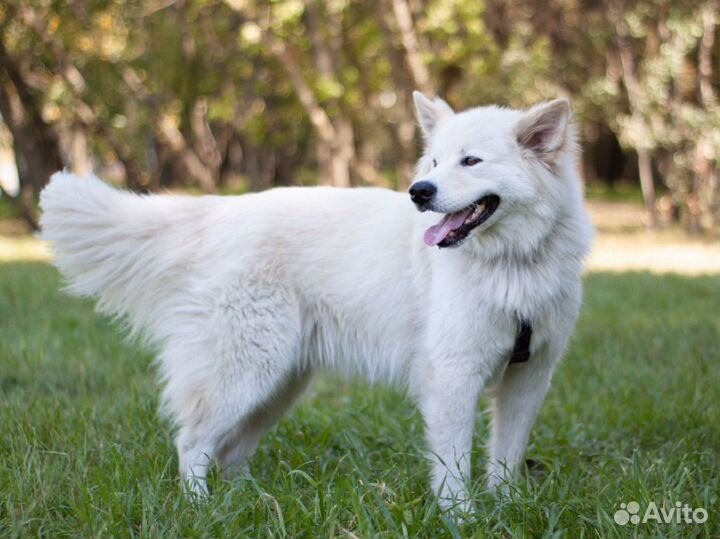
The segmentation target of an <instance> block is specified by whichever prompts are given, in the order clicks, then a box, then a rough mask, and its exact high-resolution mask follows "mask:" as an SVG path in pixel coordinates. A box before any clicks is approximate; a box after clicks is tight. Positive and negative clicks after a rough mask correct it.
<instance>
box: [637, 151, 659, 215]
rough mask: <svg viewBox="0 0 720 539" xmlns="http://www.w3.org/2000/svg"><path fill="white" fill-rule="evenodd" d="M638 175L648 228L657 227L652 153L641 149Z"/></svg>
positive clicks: (638, 153) (638, 152)
mask: <svg viewBox="0 0 720 539" xmlns="http://www.w3.org/2000/svg"><path fill="white" fill-rule="evenodd" d="M637 155H638V175H639V176H640V188H641V189H642V194H643V200H644V201H645V215H646V219H647V222H646V223H645V224H646V225H647V226H648V228H654V227H655V226H657V211H656V208H655V179H654V178H653V171H652V160H651V158H650V152H648V151H647V150H645V149H639V150H638V151H637Z"/></svg>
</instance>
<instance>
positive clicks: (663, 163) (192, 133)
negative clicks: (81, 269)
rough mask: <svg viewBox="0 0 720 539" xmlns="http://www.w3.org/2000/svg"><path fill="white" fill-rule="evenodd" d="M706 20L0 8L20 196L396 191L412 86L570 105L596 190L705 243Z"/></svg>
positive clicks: (3, 80)
mask: <svg viewBox="0 0 720 539" xmlns="http://www.w3.org/2000/svg"><path fill="white" fill-rule="evenodd" d="M717 13H718V0H706V1H697V0H693V1H691V0H681V1H670V0H640V1H632V2H631V1H625V0H612V1H610V2H597V1H594V0H552V1H550V2H538V1H536V0H511V1H509V2H505V1H500V0H485V1H478V0H431V1H426V2H424V1H420V0H369V1H362V0H327V1H324V2H321V1H316V0H274V1H272V2H256V1H253V0H224V1H221V0H176V1H173V0H151V1H145V0H130V1H111V2H107V1H103V2H99V1H80V0H70V1H64V2H59V1H53V0H30V1H27V0H7V1H5V2H3V3H2V5H0V113H1V114H2V119H3V121H4V123H5V124H6V127H7V131H9V132H10V133H11V134H12V137H11V138H12V141H13V142H12V144H13V148H14V151H15V155H16V160H17V163H18V168H19V173H20V182H21V185H22V187H23V189H24V190H25V191H24V192H25V196H22V195H18V196H17V197H16V202H17V203H18V205H20V206H22V205H23V204H24V205H25V208H26V210H27V211H26V213H27V214H28V215H30V216H31V214H32V211H31V206H30V204H31V200H32V198H33V197H34V196H35V195H36V192H37V190H38V189H39V188H41V187H42V185H43V183H44V182H45V181H46V180H47V175H48V174H49V173H50V172H51V171H52V169H54V168H57V164H58V163H59V162H61V163H62V164H65V165H66V166H69V167H70V168H73V169H75V170H77V171H79V172H84V171H87V170H90V169H97V170H101V172H102V173H103V175H104V176H105V177H107V178H110V179H114V180H116V181H120V182H125V183H127V185H128V186H129V187H131V188H133V189H140V190H143V189H151V190H156V189H158V188H161V187H165V186H173V185H185V186H190V187H194V188H199V189H200V190H202V191H205V192H213V191H217V190H220V189H222V190H227V189H229V190H232V191H238V190H240V191H241V190H245V189H253V190H257V189H264V188H268V187H271V186H274V185H285V184H290V183H304V184H314V183H321V184H333V185H356V184H375V185H386V186H390V187H395V188H402V187H404V186H406V185H407V184H408V183H409V181H410V180H411V178H412V166H413V163H414V160H415V159H416V157H417V153H418V149H419V136H418V132H417V131H418V130H417V127H416V123H415V120H414V117H413V110H412V102H411V97H410V96H411V92H412V90H414V89H420V90H422V91H424V92H426V93H429V94H439V95H441V96H443V97H444V98H446V99H447V100H448V101H449V102H450V103H451V104H452V105H453V106H455V107H457V108H463V107H468V106H474V105H479V104H487V103H498V104H501V105H506V106H512V107H524V106H527V105H529V104H532V103H534V102H536V101H539V100H543V99H548V98H553V97H556V96H558V95H566V96H568V97H570V98H571V99H572V101H573V103H574V108H575V111H576V116H577V119H578V121H579V124H580V134H581V137H582V139H583V142H584V146H585V148H586V152H585V154H584V159H583V163H582V166H583V170H584V172H585V175H586V177H587V179H588V181H589V182H603V183H605V184H607V185H610V186H612V185H613V184H614V183H615V182H618V181H623V180H625V181H631V182H633V183H637V181H638V180H637V179H638V178H639V179H640V184H641V185H642V192H643V196H644V199H645V202H646V206H647V210H648V220H649V221H648V222H650V223H659V222H662V221H671V220H678V219H679V220H681V221H683V222H684V223H685V224H686V226H687V227H688V229H690V230H691V231H694V232H698V231H701V230H703V229H708V228H712V227H713V226H715V223H716V220H717V217H718V213H719V209H718V208H719V207H720V204H719V199H720V195H719V189H718V171H717V155H718V152H719V151H720V108H719V107H718V102H717V96H716V94H717V89H718V85H719V84H720V79H719V78H718V75H717V73H718V70H717V69H715V68H716V67H717V64H718V59H719V49H720V45H718V44H717V41H718V40H716V39H715V34H716V33H717V23H718V15H717ZM43 163H46V164H45V166H44V167H43V166H42V165H43ZM655 187H658V188H660V191H661V192H660V193H659V194H661V195H662V196H656V194H655Z"/></svg>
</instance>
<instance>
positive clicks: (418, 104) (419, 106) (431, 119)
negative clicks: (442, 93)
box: [413, 90, 455, 138]
mask: <svg viewBox="0 0 720 539" xmlns="http://www.w3.org/2000/svg"><path fill="white" fill-rule="evenodd" d="M413 101H415V110H416V111H417V117H418V121H419V122H420V127H421V128H422V130H423V134H424V135H425V138H430V134H431V133H432V132H433V129H435V126H436V125H437V123H438V122H439V121H440V119H441V118H444V117H445V116H451V115H452V114H455V113H454V111H453V109H452V108H451V107H450V105H448V104H447V103H446V102H445V101H443V100H442V99H440V98H439V97H436V98H435V99H430V98H429V97H426V96H425V95H424V94H422V93H420V92H418V91H417V90H416V91H414V92H413Z"/></svg>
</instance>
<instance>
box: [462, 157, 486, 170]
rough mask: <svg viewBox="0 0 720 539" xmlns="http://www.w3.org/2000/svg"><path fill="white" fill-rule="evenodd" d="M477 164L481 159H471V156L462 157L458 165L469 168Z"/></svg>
mask: <svg viewBox="0 0 720 539" xmlns="http://www.w3.org/2000/svg"><path fill="white" fill-rule="evenodd" d="M478 163H482V159H480V158H479V157H473V156H472V155H468V156H467V157H463V158H462V160H461V161H460V164H461V165H462V166H464V167H471V166H473V165H477V164H478Z"/></svg>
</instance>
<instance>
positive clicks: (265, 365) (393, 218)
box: [41, 96, 592, 506]
mask: <svg viewBox="0 0 720 539" xmlns="http://www.w3.org/2000/svg"><path fill="white" fill-rule="evenodd" d="M416 103H417V107H418V109H419V118H420V119H421V122H422V124H423V128H424V130H425V134H426V137H427V142H428V145H427V150H426V153H425V155H424V156H423V158H422V159H421V160H420V163H419V166H418V179H430V180H432V181H433V182H435V183H436V184H437V186H438V195H437V200H436V202H435V206H434V207H433V209H434V210H436V211H438V212H450V211H457V210H459V209H461V208H463V207H465V206H467V205H468V204H470V203H472V202H473V201H474V200H476V199H478V198H479V197H480V196H483V195H484V194H486V193H491V192H492V193H495V194H497V195H499V196H500V197H501V203H500V206H499V208H498V210H497V212H496V214H495V215H493V216H492V217H491V218H490V220H489V221H488V222H486V223H485V224H483V225H481V226H480V227H478V228H477V229H476V230H475V231H473V233H472V234H471V235H470V237H469V238H468V239H467V240H466V241H465V242H464V243H463V244H461V245H460V246H459V247H458V248H455V249H438V248H430V247H427V246H425V244H424V243H423V231H424V230H425V229H426V228H427V227H428V226H430V225H431V224H434V223H436V222H437V221H438V220H439V219H440V217H441V215H440V214H439V213H433V212H426V213H419V212H417V210H416V209H415V208H414V207H413V204H412V203H411V201H410V197H409V196H408V195H406V194H403V193H396V192H392V191H388V190H382V189H333V188H322V187H317V188H283V189H274V190H270V191H267V192H264V193H258V194H249V195H244V196H240V197H213V196H207V197H197V198H193V197H182V196H169V195H161V196H138V195H134V194H130V193H127V192H121V191H118V190H116V189H114V188H112V187H109V186H108V185H106V184H104V183H102V182H101V181H99V180H98V179H96V178H94V177H87V178H77V177H75V176H73V175H71V174H68V173H65V172H60V173H57V174H55V175H54V176H53V178H52V180H51V182H50V184H49V185H48V187H47V188H46V189H45V190H44V191H43V192H42V195H41V206H42V211H43V215H42V228H43V233H42V235H43V238H45V239H46V240H48V241H49V242H51V244H52V246H53V250H54V254H55V260H56V264H57V266H58V267H59V268H60V270H61V271H62V273H63V274H64V275H65V276H66V277H67V278H68V279H69V289H70V291H72V292H73V293H76V294H79V295H83V296H92V297H96V298H98V300H99V301H98V308H99V310H101V311H102V312H105V313H111V314H113V315H118V316H122V317H124V318H125V319H126V320H127V321H128V323H129V325H130V328H131V330H132V331H133V332H135V333H137V332H142V333H143V334H144V335H145V336H146V337H147V338H148V339H149V340H150V341H151V342H152V343H153V344H155V345H156V346H157V347H158V348H159V351H160V352H159V357H158V361H159V366H160V370H161V373H162V378H163V382H164V409H165V410H166V411H167V412H169V414H170V415H171V417H172V418H173V419H174V421H175V422H176V424H177V426H178V434H177V447H178V452H179V459H180V471H181V474H182V476H183V477H184V478H185V479H186V480H188V482H189V484H190V485H191V487H192V488H193V490H195V491H196V492H199V493H204V492H206V485H205V474H206V472H207V468H208V466H209V465H210V463H211V462H212V461H214V460H216V461H218V462H219V465H220V466H221V467H222V469H223V470H225V471H226V472H228V473H232V472H235V471H237V470H240V469H242V468H243V467H244V466H245V464H246V462H247V460H248V458H249V457H250V456H251V455H252V453H253V451H254V450H255V448H256V446H257V444H258V441H259V439H260V437H261V436H262V434H263V433H264V432H265V431H266V430H267V429H268V428H270V427H271V426H272V425H273V424H274V423H275V422H276V421H277V420H278V419H279V418H280V417H281V416H282V414H283V413H284V412H285V411H286V410H287V408H288V407H289V406H290V404H291V403H292V401H293V400H294V399H295V398H296V396H297V395H298V394H299V393H300V392H301V391H302V389H303V388H304V387H305V385H306V383H307V381H308V379H309V377H310V375H311V373H312V372H313V371H316V370H318V369H330V370H334V371H340V372H343V373H347V374H360V375H363V376H365V377H366V378H368V379H369V380H370V381H377V382H386V383H393V384H398V385H400V386H403V387H405V388H407V390H408V392H409V394H410V395H411V396H412V397H413V399H414V400H415V401H416V402H417V403H418V406H419V407H420V410H421V411H422V413H423V416H424V418H425V422H426V425H427V438H428V444H429V449H430V452H431V455H432V461H433V470H432V486H433V488H434V489H435V491H436V492H438V493H439V495H440V497H441V503H442V504H443V506H448V505H450V504H451V503H452V502H453V500H459V501H460V502H463V501H464V500H465V499H466V498H465V496H466V494H465V493H466V490H465V481H467V479H468V478H469V475H470V473H469V472H470V449H471V442H472V433H473V425H474V418H475V413H476V402H477V399H478V396H479V394H480V393H481V392H482V391H483V390H491V391H492V393H491V394H492V395H493V396H494V398H493V428H492V438H491V441H490V444H489V452H490V455H489V457H490V465H489V470H488V481H489V484H490V486H496V485H498V484H500V483H501V482H502V481H503V480H504V479H505V477H504V471H505V470H508V471H509V472H510V473H512V472H514V471H515V470H516V469H517V467H518V464H519V463H520V461H521V459H522V456H523V453H524V450H525V446H526V444H527V439H528V435H529V432H530V428H531V426H532V424H533V421H534V419H535V416H536V414H537V412H538V409H539V408H540V405H541V403H542V400H543V398H544V395H545V392H546V390H547V388H548V386H549V383H550V378H551V375H552V371H553V369H554V366H555V365H556V363H557V362H558V360H559V359H560V356H561V354H562V352H563V349H564V348H565V345H566V343H567V340H568V338H569V336H570V334H571V331H572V328H573V325H574V323H575V319H576V317H577V314H578V310H579V306H580V301H581V286H580V274H581V265H582V259H583V257H584V255H585V254H586V253H587V251H588V246H589V242H590V239H591V236H592V231H591V226H590V224H589V221H588V218H587V215H586V213H585V211H584V209H583V204H582V189H581V183H580V180H579V179H578V176H577V173H576V162H575V161H576V148H575V144H574V141H573V135H572V132H571V129H572V128H571V127H569V125H570V124H569V123H568V115H569V108H568V106H567V102H564V101H562V102H558V101H556V102H552V103H550V104H546V105H541V106H539V108H538V107H536V108H534V109H532V110H531V111H529V112H528V113H523V112H520V111H514V110H506V109H500V108H496V107H487V108H477V109H472V110H469V111H466V112H462V113H459V114H455V113H453V112H452V110H451V109H450V107H449V106H447V104H446V103H444V102H442V101H441V100H434V101H432V100H429V99H427V98H425V97H424V96H416ZM543 107H546V108H545V109H544V108H543ZM558 111H559V112H558ZM553 115H554V116H553ZM532 129H536V130H538V132H537V133H531V132H530V131H529V130H532ZM518 141H520V142H518ZM528 141H530V142H528ZM521 143H522V144H521ZM466 154H473V155H476V156H477V157H481V158H482V159H483V160H484V161H483V162H482V163H480V164H478V165H475V166H473V167H461V166H460V165H458V161H459V159H460V158H461V156H462V155H466ZM433 159H434V160H435V161H436V162H437V167H435V168H432V161H433ZM519 316H522V317H525V318H527V319H529V320H530V321H531V322H532V325H533V330H534V333H533V338H532V347H531V352H532V356H531V359H530V360H529V361H528V362H527V363H522V364H514V365H511V366H507V362H508V355H509V352H510V350H511V349H512V347H513V343H514V339H515V332H516V323H517V319H518V317H519Z"/></svg>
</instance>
